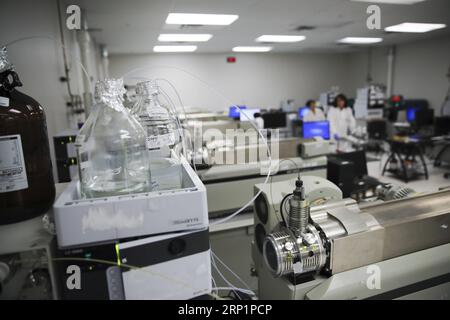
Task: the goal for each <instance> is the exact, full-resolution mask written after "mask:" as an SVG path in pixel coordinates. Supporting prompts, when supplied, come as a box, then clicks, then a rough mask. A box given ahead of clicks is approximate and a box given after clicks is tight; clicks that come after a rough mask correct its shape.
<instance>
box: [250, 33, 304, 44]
mask: <svg viewBox="0 0 450 320" xmlns="http://www.w3.org/2000/svg"><path fill="white" fill-rule="evenodd" d="M305 38H306V37H305V36H287V35H286V36H285V35H269V34H265V35H262V36H260V37H258V38H256V41H258V42H299V41H302V40H305Z"/></svg>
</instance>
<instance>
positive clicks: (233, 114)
mask: <svg viewBox="0 0 450 320" xmlns="http://www.w3.org/2000/svg"><path fill="white" fill-rule="evenodd" d="M239 109H241V110H243V109H247V107H246V106H239ZM239 109H238V107H236V106H230V108H229V110H228V118H232V119H240V116H241V113H240V111H239Z"/></svg>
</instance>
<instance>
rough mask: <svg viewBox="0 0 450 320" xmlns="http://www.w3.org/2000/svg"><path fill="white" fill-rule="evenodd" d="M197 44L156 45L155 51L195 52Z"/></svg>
mask: <svg viewBox="0 0 450 320" xmlns="http://www.w3.org/2000/svg"><path fill="white" fill-rule="evenodd" d="M195 50H197V46H154V47H153V51H154V52H193V51H195Z"/></svg>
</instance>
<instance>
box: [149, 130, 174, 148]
mask: <svg viewBox="0 0 450 320" xmlns="http://www.w3.org/2000/svg"><path fill="white" fill-rule="evenodd" d="M174 143H175V136H174V134H173V133H166V134H161V135H158V136H148V137H147V149H149V150H154V149H159V148H161V147H163V146H171V145H173V144H174Z"/></svg>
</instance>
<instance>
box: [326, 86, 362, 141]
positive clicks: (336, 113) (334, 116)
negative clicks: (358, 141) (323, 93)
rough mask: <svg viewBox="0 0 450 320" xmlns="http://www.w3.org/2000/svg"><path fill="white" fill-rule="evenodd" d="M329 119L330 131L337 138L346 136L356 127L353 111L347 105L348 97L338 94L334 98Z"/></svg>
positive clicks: (329, 111)
mask: <svg viewBox="0 0 450 320" xmlns="http://www.w3.org/2000/svg"><path fill="white" fill-rule="evenodd" d="M327 119H328V121H329V122H330V133H331V136H332V137H334V139H335V140H339V139H341V138H344V137H346V136H347V135H349V134H350V133H352V132H353V131H354V130H355V128H356V120H355V117H354V116H353V111H352V109H351V108H350V107H348V106H347V97H346V96H345V95H343V94H338V95H337V96H336V98H335V99H334V107H332V108H330V110H328V115H327Z"/></svg>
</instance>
